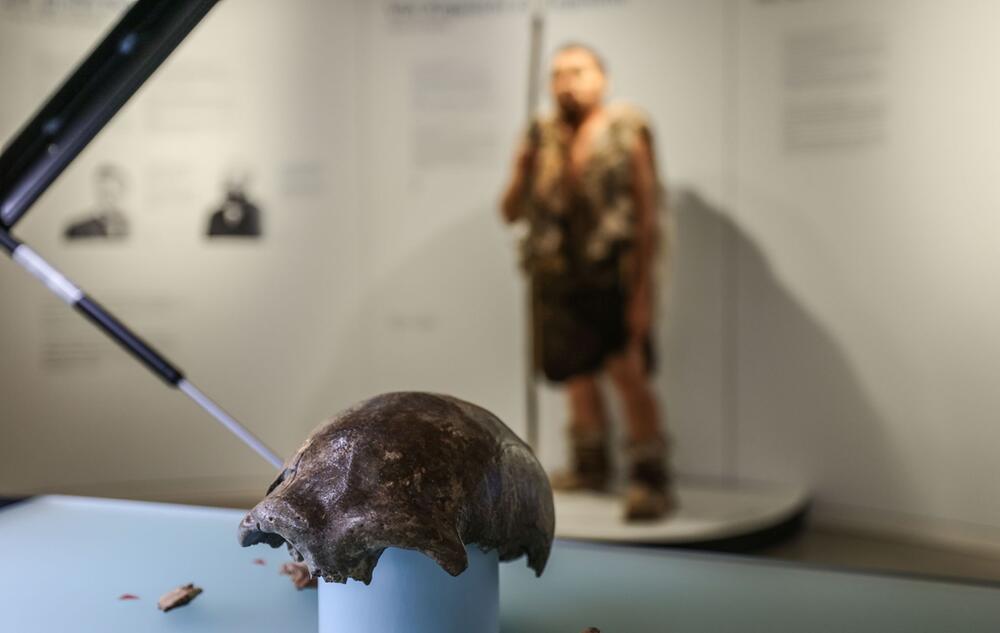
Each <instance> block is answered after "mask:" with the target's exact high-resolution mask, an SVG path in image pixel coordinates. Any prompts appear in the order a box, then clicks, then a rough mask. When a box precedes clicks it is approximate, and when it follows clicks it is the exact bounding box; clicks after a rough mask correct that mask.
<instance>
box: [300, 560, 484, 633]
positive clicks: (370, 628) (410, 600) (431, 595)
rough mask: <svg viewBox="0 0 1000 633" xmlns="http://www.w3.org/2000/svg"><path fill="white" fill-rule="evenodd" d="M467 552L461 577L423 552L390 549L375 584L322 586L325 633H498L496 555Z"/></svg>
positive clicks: (322, 630)
mask: <svg viewBox="0 0 1000 633" xmlns="http://www.w3.org/2000/svg"><path fill="white" fill-rule="evenodd" d="M466 551H467V552H468V554H469V568H468V569H466V570H465V571H464V572H463V573H462V574H461V575H459V576H457V577H453V576H451V575H449V574H448V573H447V572H445V571H444V570H443V569H441V567H439V566H438V564H437V563H436V562H434V560H433V559H431V558H428V557H427V556H425V555H423V554H421V553H419V552H413V551H410V550H402V549H396V548H389V549H387V550H385V553H383V554H382V558H381V559H380V560H379V563H378V566H377V567H375V573H374V575H373V577H372V583H371V584H370V585H365V584H363V583H360V582H356V581H353V580H349V581H347V584H343V585H342V584H338V583H328V582H320V587H319V631H320V633H387V632H389V631H407V632H422V631H427V632H428V633H431V632H433V633H499V631H500V623H499V622H500V619H499V616H500V591H499V560H498V558H497V553H496V551H492V552H489V553H488V554H484V553H482V552H480V551H479V549H477V548H475V547H469V548H467V550H466Z"/></svg>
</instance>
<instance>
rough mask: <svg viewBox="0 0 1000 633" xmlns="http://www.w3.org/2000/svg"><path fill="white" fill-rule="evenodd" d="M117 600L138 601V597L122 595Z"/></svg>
mask: <svg viewBox="0 0 1000 633" xmlns="http://www.w3.org/2000/svg"><path fill="white" fill-rule="evenodd" d="M118 599H119V600H138V599H139V596H137V595H135V594H132V593H123V594H122V595H120V596H118Z"/></svg>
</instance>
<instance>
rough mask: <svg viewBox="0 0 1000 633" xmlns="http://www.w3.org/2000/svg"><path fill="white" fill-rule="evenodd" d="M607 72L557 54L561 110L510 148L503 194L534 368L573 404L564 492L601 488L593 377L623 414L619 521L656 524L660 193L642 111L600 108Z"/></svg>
mask: <svg viewBox="0 0 1000 633" xmlns="http://www.w3.org/2000/svg"><path fill="white" fill-rule="evenodd" d="M606 86H607V73H606V71H605V66H604V63H603V61H602V60H601V59H600V57H599V56H598V55H597V54H596V53H595V52H594V51H593V50H592V49H590V48H588V47H586V46H583V45H580V44H571V45H567V46H565V47H563V48H561V49H559V50H558V51H557V53H556V54H555V57H554V58H553V60H552V69H551V90H552V96H553V100H554V102H555V104H556V111H555V113H554V114H552V115H550V116H542V117H540V118H538V119H536V120H535V121H534V122H533V123H532V124H531V126H530V128H529V131H528V133H527V136H526V138H525V139H524V140H523V142H522V143H521V145H520V147H519V149H518V150H517V154H516V158H515V167H514V173H513V175H512V178H511V181H510V184H509V185H508V187H507V190H506V192H505V194H504V197H503V201H502V212H503V217H504V219H505V220H506V221H508V222H516V221H526V222H527V223H528V226H529V231H528V234H527V237H526V239H525V241H524V243H523V246H522V249H523V250H522V259H523V265H524V267H525V269H526V271H527V272H528V274H529V275H530V277H531V282H532V284H533V297H534V310H533V312H534V321H535V323H534V336H535V341H536V344H535V348H536V362H537V363H538V364H540V365H541V368H542V369H543V371H544V373H545V375H546V377H547V378H549V379H550V380H552V381H555V382H561V383H564V384H565V388H566V393H567V395H568V398H569V410H570V415H571V418H570V421H569V436H570V443H571V466H570V469H569V470H568V471H567V472H565V473H561V474H558V475H556V476H555V477H553V484H554V485H555V487H556V488H558V489H563V490H604V489H605V488H606V486H607V484H608V481H609V477H610V472H609V470H610V469H609V456H608V447H607V444H608V440H607V436H608V420H607V413H606V410H605V406H604V403H603V401H602V396H601V393H600V391H599V386H598V378H599V376H600V375H601V374H602V373H603V372H607V373H608V374H610V376H611V379H612V381H613V383H614V385H615V387H616V388H617V391H618V394H619V395H620V396H621V398H622V401H623V404H624V409H625V413H626V417H627V422H628V434H629V447H628V451H629V459H630V465H629V473H628V474H629V482H630V485H629V489H628V491H627V493H626V502H625V516H626V518H627V519H632V520H643V519H655V518H659V517H661V516H663V515H665V514H666V513H667V512H669V511H670V510H671V509H672V508H673V506H674V504H675V501H674V497H673V494H672V486H671V482H670V477H669V470H668V469H667V466H666V449H667V445H666V441H665V438H664V434H663V432H662V430H661V425H660V414H659V411H658V406H657V403H656V401H655V398H654V396H653V393H652V391H651V389H650V387H649V380H648V376H649V372H650V371H651V369H652V365H653V360H654V359H653V354H652V350H653V346H652V340H651V327H652V315H653V305H654V280H653V267H654V254H655V252H656V247H657V238H658V222H657V212H658V208H659V204H660V200H661V187H660V186H659V182H658V178H657V174H656V166H655V161H654V156H653V139H652V134H651V132H650V127H649V125H648V123H647V120H646V118H645V117H644V116H643V115H642V114H641V113H640V112H639V111H638V110H637V109H636V108H634V107H632V106H629V105H627V104H621V103H618V104H605V91H606Z"/></svg>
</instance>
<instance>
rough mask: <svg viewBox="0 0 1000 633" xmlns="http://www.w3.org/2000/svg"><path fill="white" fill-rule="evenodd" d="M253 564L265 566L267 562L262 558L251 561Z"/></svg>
mask: <svg viewBox="0 0 1000 633" xmlns="http://www.w3.org/2000/svg"><path fill="white" fill-rule="evenodd" d="M253 564H254V565H267V561H266V560H264V559H263V558H255V559H253Z"/></svg>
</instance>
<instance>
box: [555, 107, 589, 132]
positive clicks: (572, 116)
mask: <svg viewBox="0 0 1000 633" xmlns="http://www.w3.org/2000/svg"><path fill="white" fill-rule="evenodd" d="M586 113H587V109H586V108H584V107H583V106H581V105H580V104H579V103H577V102H575V101H573V102H571V103H563V102H560V103H559V118H560V119H562V120H563V121H564V122H566V123H567V124H569V125H570V126H572V127H576V126H578V125H580V123H582V122H583V117H584V115H586Z"/></svg>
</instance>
